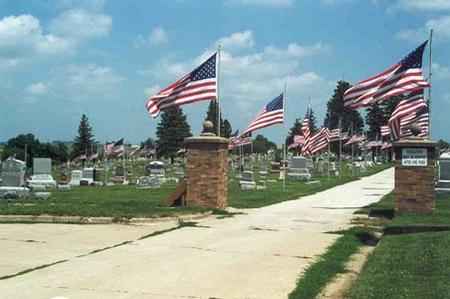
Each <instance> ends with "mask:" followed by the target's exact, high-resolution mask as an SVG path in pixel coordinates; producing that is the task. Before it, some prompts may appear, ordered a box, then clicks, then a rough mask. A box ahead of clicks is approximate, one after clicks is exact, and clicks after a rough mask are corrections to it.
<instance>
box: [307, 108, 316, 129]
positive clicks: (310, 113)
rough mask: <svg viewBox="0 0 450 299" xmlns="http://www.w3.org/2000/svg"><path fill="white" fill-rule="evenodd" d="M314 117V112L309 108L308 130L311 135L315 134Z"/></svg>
mask: <svg viewBox="0 0 450 299" xmlns="http://www.w3.org/2000/svg"><path fill="white" fill-rule="evenodd" d="M316 123H317V122H316V116H315V115H314V111H313V110H312V109H311V108H309V130H310V131H311V134H315V133H316V132H317V124H316Z"/></svg>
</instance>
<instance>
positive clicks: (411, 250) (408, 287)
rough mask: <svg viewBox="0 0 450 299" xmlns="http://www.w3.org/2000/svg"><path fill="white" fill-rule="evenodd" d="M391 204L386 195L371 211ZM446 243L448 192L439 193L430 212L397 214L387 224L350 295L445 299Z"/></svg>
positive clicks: (449, 233)
mask: <svg viewBox="0 0 450 299" xmlns="http://www.w3.org/2000/svg"><path fill="white" fill-rule="evenodd" d="M393 207H394V196H393V194H390V195H387V196H386V197H385V198H383V200H381V201H380V202H379V203H377V204H375V205H373V206H371V209H380V210H382V211H383V210H384V211H387V210H388V209H393ZM406 231H409V233H404V232H406ZM449 247H450V194H448V193H447V194H438V196H437V199H436V209H435V211H434V212H433V214H432V215H418V214H409V213H408V214H401V215H397V216H395V218H393V220H392V221H391V222H390V223H388V224H387V225H386V226H385V236H384V237H383V239H382V241H381V243H380V244H379V246H378V247H377V248H376V249H375V250H374V252H373V254H372V255H371V256H370V257H369V259H368V261H367V263H366V265H365V266H364V268H363V271H362V273H361V275H360V277H359V278H358V279H357V280H356V282H355V283H354V285H353V286H352V288H351V290H350V291H349V294H348V298H352V299H360V298H364V299H366V298H369V299H370V298H384V299H391V298H392V299H393V298H449V297H450V295H449V294H450V284H449V283H448V278H449V277H450V267H449V265H450V251H449V250H448V248H449Z"/></svg>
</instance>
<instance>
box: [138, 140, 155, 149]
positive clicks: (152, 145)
mask: <svg viewBox="0 0 450 299" xmlns="http://www.w3.org/2000/svg"><path fill="white" fill-rule="evenodd" d="M141 147H142V148H146V149H152V148H155V140H153V138H150V137H149V138H147V139H146V140H144V141H143V142H141Z"/></svg>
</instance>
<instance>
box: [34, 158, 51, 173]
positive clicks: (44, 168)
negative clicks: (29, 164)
mask: <svg viewBox="0 0 450 299" xmlns="http://www.w3.org/2000/svg"><path fill="white" fill-rule="evenodd" d="M33 174H49V175H51V174H52V159H50V158H34V159H33Z"/></svg>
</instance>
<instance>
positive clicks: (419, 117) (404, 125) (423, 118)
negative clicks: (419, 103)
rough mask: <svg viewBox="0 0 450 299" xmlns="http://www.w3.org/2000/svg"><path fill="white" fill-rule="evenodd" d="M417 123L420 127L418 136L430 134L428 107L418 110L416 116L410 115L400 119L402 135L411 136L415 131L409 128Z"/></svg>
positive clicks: (403, 136)
mask: <svg viewBox="0 0 450 299" xmlns="http://www.w3.org/2000/svg"><path fill="white" fill-rule="evenodd" d="M412 124H416V125H417V126H418V127H419V128H420V133H419V135H417V136H418V137H422V138H424V137H427V136H428V135H429V112H428V107H426V108H423V109H421V110H420V111H418V112H416V114H415V115H414V118H412V117H408V118H405V119H402V120H401V121H400V137H402V138H405V137H410V136H413V133H412V132H411V130H410V129H409V126H410V125H412Z"/></svg>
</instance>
